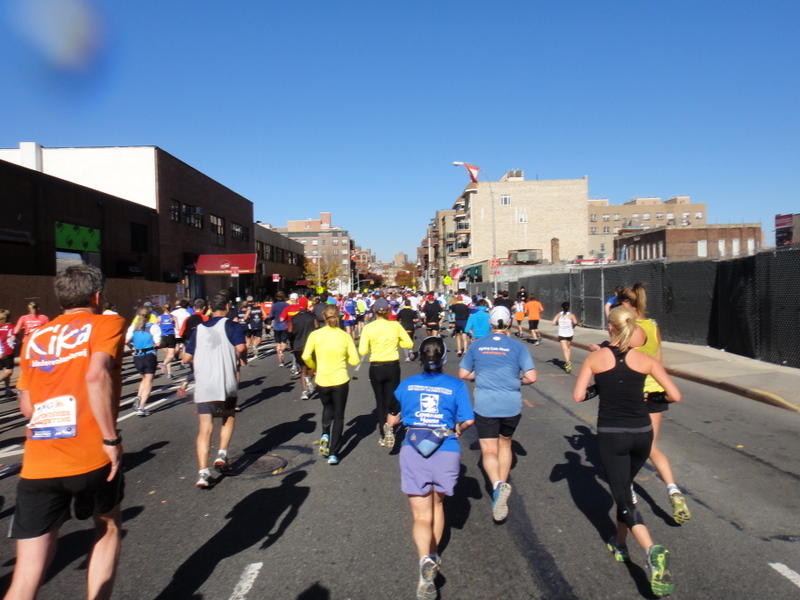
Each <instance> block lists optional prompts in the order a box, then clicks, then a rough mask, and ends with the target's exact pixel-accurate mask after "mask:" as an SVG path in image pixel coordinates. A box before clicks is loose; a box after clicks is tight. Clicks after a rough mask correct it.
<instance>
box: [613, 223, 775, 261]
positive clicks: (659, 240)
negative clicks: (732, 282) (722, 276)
mask: <svg viewBox="0 0 800 600" xmlns="http://www.w3.org/2000/svg"><path fill="white" fill-rule="evenodd" d="M760 250H761V225H760V224H758V223H744V224H741V225H702V226H690V227H655V228H653V229H636V230H633V229H623V230H622V231H620V233H619V235H618V236H617V237H616V238H614V259H615V260H617V261H638V260H656V259H665V260H668V261H673V262H674V261H680V260H698V259H704V258H707V259H711V260H725V259H728V258H738V257H740V256H752V255H753V254H755V253H756V252H759V251H760Z"/></svg>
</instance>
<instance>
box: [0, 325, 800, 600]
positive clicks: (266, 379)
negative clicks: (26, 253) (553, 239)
mask: <svg viewBox="0 0 800 600" xmlns="http://www.w3.org/2000/svg"><path fill="white" fill-rule="evenodd" d="M419 338H420V334H419V333H418V339H419ZM447 343H448V345H449V346H450V347H451V350H454V343H453V341H452V340H451V339H450V338H449V337H448V338H447ZM529 348H530V350H531V352H532V354H533V357H534V360H535V362H536V367H537V371H538V374H539V381H538V382H537V383H536V384H534V385H532V386H526V387H524V388H523V390H524V392H523V393H524V398H525V400H526V406H525V407H524V409H523V420H522V422H521V424H520V427H519V429H518V431H517V435H516V436H515V442H514V449H515V451H516V462H515V465H514V469H513V471H512V475H511V483H512V484H513V486H514V491H513V493H512V496H511V500H510V515H509V518H508V520H507V521H506V522H505V523H503V524H495V523H494V522H493V521H492V519H491V512H490V505H491V495H490V493H489V491H488V487H487V485H488V482H487V481H486V480H485V478H484V477H483V474H482V471H481V470H480V453H479V451H478V443H477V436H476V435H475V432H474V430H470V431H468V432H467V433H466V434H465V435H464V437H463V438H462V442H461V447H462V453H463V454H462V475H461V478H460V482H459V485H458V487H457V488H456V494H455V495H454V497H452V498H450V499H449V500H448V502H447V504H446V518H447V527H446V532H445V540H444V544H443V545H444V550H443V553H442V560H443V562H442V569H441V574H440V576H439V578H438V580H437V585H438V587H439V589H440V598H442V599H463V600H471V599H482V600H484V599H487V600H488V599H501V598H502V599H512V600H515V599H528V598H531V599H572V598H581V599H584V598H586V599H594V598H597V599H611V598H651V597H652V595H651V594H650V591H649V586H648V583H647V578H646V574H645V571H644V568H643V565H644V552H643V551H641V550H640V549H639V548H636V547H634V546H633V545H631V551H632V559H633V560H632V562H631V563H629V564H627V565H625V564H622V563H616V562H614V560H613V559H612V557H611V555H610V554H609V553H608V551H607V550H606V548H605V540H606V539H607V538H608V537H609V535H611V533H612V532H613V531H614V527H615V525H614V520H613V514H614V511H613V508H612V499H611V496H610V494H609V492H608V488H607V486H606V485H605V483H604V482H603V478H602V468H601V466H600V463H599V459H598V456H597V451H596V444H595V425H594V424H595V415H596V410H597V403H596V402H595V401H589V402H586V403H581V404H575V403H574V402H573V401H572V398H571V391H572V386H573V383H574V379H575V374H576V373H577V371H578V369H579V367H580V363H581V361H582V360H583V358H584V357H585V356H586V353H585V352H584V351H582V350H578V349H576V350H574V351H573V363H574V365H575V367H574V370H573V373H572V374H567V373H565V372H564V370H563V369H562V368H561V362H560V358H561V351H560V348H559V346H558V345H557V343H556V342H553V341H549V340H545V341H544V342H543V343H542V345H540V346H532V345H529ZM261 356H262V358H260V359H258V360H253V361H252V362H251V363H250V364H249V365H248V366H247V367H245V368H243V371H242V383H241V392H240V406H242V408H243V411H242V412H241V413H239V414H238V416H237V424H236V432H235V434H234V439H233V443H232V446H231V449H230V453H231V457H232V459H233V461H234V471H233V473H232V474H230V475H226V476H219V477H215V481H214V485H213V487H212V488H211V489H208V490H200V489H197V488H196V487H195V485H194V484H195V481H196V478H197V465H196V459H195V452H194V439H195V435H196V432H197V417H196V416H195V413H194V406H193V404H192V402H191V399H187V400H185V401H184V400H180V399H177V398H176V397H175V394H174V389H175V387H176V383H177V382H178V381H180V379H181V378H182V377H183V374H184V373H186V371H178V374H179V377H178V379H177V380H168V379H167V378H166V377H164V376H163V375H162V376H159V377H158V378H157V380H156V386H155V389H156V393H155V394H154V401H155V402H154V407H155V408H154V409H153V414H152V416H150V417H147V418H138V417H136V416H133V415H132V411H130V408H129V407H130V404H131V402H132V400H133V397H134V396H135V391H136V382H137V377H136V375H135V373H134V372H133V370H132V365H130V364H129V363H130V360H129V359H128V360H126V361H125V381H126V385H125V388H124V400H123V412H122V420H121V422H120V428H121V429H122V432H123V436H124V439H125V442H124V445H125V473H126V498H125V501H124V503H123V515H124V520H125V523H124V528H125V539H124V542H123V550H122V558H121V561H120V570H119V576H118V578H117V583H116V587H115V594H114V597H115V598H119V599H123V598H125V599H137V600H138V599H148V600H151V599H153V600H155V599H157V600H167V599H169V600H180V599H186V600H188V599H204V600H228V599H231V600H241V599H245V598H250V599H276V600H295V599H296V600H316V599H320V600H328V599H331V600H362V599H363V600H367V599H373V598H408V599H412V598H414V597H415V587H416V581H417V557H416V552H415V549H414V545H413V543H412V539H411V513H410V510H409V508H408V502H407V500H406V497H405V496H404V495H403V494H402V492H401V491H400V486H399V479H400V478H399V468H398V460H397V452H398V448H396V449H395V450H393V451H392V452H391V453H390V452H387V451H386V450H385V449H384V448H382V447H380V446H379V445H378V434H377V427H376V421H375V417H374V415H373V413H372V410H373V408H374V401H373V396H372V390H371V388H370V386H369V381H368V376H367V374H368V362H367V361H366V360H365V361H364V362H363V363H362V365H361V366H360V367H359V368H357V369H351V374H352V376H353V380H352V382H351V388H350V397H349V402H348V407H347V414H346V429H345V449H344V451H343V452H342V453H341V455H340V456H341V459H342V460H341V463H340V464H339V465H337V466H331V465H328V464H327V463H326V462H325V460H324V459H322V458H321V457H320V456H319V455H318V454H317V452H316V445H315V441H316V440H317V438H318V437H319V434H320V425H319V417H320V412H321V411H320V404H319V400H318V399H317V398H316V397H313V398H312V399H311V400H308V401H302V400H300V384H299V381H296V380H292V379H291V378H290V373H289V369H286V368H279V367H278V363H277V360H276V358H275V356H274V355H273V354H272V349H271V346H270V345H268V344H267V345H263V346H262V351H261ZM458 361H459V359H458V357H457V356H456V354H455V352H454V351H451V352H450V353H449V362H448V364H447V365H446V366H445V372H447V373H450V374H453V375H455V374H456V372H457V369H458ZM401 364H402V369H403V374H404V376H407V375H411V374H415V373H417V372H418V370H419V366H418V365H417V364H416V363H406V362H403V363H401ZM677 383H678V386H679V387H680V389H681V391H682V393H683V396H684V401H683V402H682V403H681V404H680V405H677V406H673V407H671V408H670V410H669V411H668V412H667V413H665V417H664V424H663V428H662V434H661V437H660V445H661V446H662V448H663V450H664V451H665V452H666V454H667V456H669V457H670V459H671V461H672V466H673V470H674V471H675V474H676V477H677V480H678V484H679V485H681V486H682V487H683V488H684V490H685V494H686V498H687V503H688V505H689V508H690V510H691V511H692V519H691V520H690V521H689V522H688V523H687V524H684V525H677V524H675V523H674V522H673V520H672V518H671V507H670V504H669V501H668V499H667V495H666V488H665V486H664V485H663V483H662V482H661V481H660V480H659V479H658V477H657V476H656V475H655V472H654V471H653V470H652V469H651V468H650V467H649V466H648V467H646V468H645V469H644V470H643V471H642V472H641V473H640V474H639V477H638V478H637V481H636V491H637V493H638V496H639V499H640V500H639V506H640V509H641V510H642V514H643V516H644V519H645V522H646V524H647V525H648V526H649V527H650V530H651V533H652V535H653V538H654V539H655V540H656V542H657V543H660V544H662V545H664V546H666V547H667V548H669V550H670V552H671V556H672V572H673V575H674V577H675V581H676V589H675V593H674V595H673V597H674V598H692V599H696V598H710V597H724V598H728V599H737V598H778V599H783V598H787V599H788V598H800V576H798V575H797V573H800V544H798V541H800V519H798V514H800V456H798V454H800V452H798V443H797V440H798V439H799V436H798V434H800V417H798V415H797V413H790V412H788V411H785V410H781V409H779V408H775V407H772V406H768V405H765V404H761V403H758V402H754V401H752V400H748V399H746V398H743V397H740V396H735V395H732V394H729V393H726V392H724V391H721V390H717V389H713V388H710V387H707V386H703V385H700V384H698V383H693V382H690V381H685V380H678V381H677ZM23 439H24V421H23V419H22V418H21V417H20V416H19V414H18V411H17V406H16V402H11V401H6V402H4V403H2V404H0V463H3V465H4V467H5V469H3V470H0V502H2V506H1V507H0V527H1V528H2V529H3V531H6V530H7V527H8V525H9V523H10V520H11V516H12V514H13V505H14V499H15V491H14V490H15V484H16V476H15V475H14V474H13V470H14V469H13V465H14V464H15V463H18V462H19V460H20V458H21V457H20V446H19V445H20V444H21V442H22V441H23ZM216 440H217V438H216V435H215V438H214V447H216ZM273 456H278V457H281V458H283V459H285V460H286V461H287V465H286V467H285V468H284V469H283V471H282V472H280V473H277V474H274V473H273V472H272V470H271V469H272V468H273V467H272V466H271V463H272V457H273ZM9 466H11V468H8V467H9ZM91 541H92V529H91V526H90V525H89V524H88V523H86V522H77V521H74V520H73V521H70V522H68V523H67V524H66V525H65V526H64V527H63V528H62V532H61V537H60V543H59V549H58V552H57V555H56V557H55V560H54V562H53V565H52V567H51V569H50V572H49V574H48V579H47V581H46V582H45V584H44V586H43V588H42V592H41V594H40V596H39V597H40V598H41V599H42V600H48V599H59V600H62V599H64V598H80V597H84V595H85V592H84V589H85V586H84V578H85V564H86V554H87V551H88V549H89V547H90V545H91ZM631 541H632V540H631ZM13 566H14V545H13V540H10V539H7V538H3V539H2V541H0V591H2V590H5V588H6V587H7V585H8V581H9V577H10V574H11V571H12V569H13ZM793 579H795V581H793Z"/></svg>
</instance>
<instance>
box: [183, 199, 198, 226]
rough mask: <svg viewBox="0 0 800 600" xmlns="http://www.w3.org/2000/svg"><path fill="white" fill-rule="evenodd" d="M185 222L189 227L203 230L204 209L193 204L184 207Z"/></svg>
mask: <svg viewBox="0 0 800 600" xmlns="http://www.w3.org/2000/svg"><path fill="white" fill-rule="evenodd" d="M183 222H184V223H186V224H187V225H188V226H189V227H195V228H197V229H202V228H203V209H202V208H198V207H197V206H192V205H191V204H184V205H183Z"/></svg>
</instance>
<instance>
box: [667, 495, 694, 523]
mask: <svg viewBox="0 0 800 600" xmlns="http://www.w3.org/2000/svg"><path fill="white" fill-rule="evenodd" d="M669 501H670V503H672V518H673V519H675V522H676V523H678V524H681V523H686V521H688V520H689V519H691V518H692V513H690V512H689V509H688V508H686V498H684V497H683V494H681V493H680V492H675V493H674V494H670V496H669Z"/></svg>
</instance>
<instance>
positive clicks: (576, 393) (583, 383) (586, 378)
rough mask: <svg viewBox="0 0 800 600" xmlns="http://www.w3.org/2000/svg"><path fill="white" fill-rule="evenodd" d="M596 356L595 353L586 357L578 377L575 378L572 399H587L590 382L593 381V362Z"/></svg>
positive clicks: (581, 400)
mask: <svg viewBox="0 0 800 600" xmlns="http://www.w3.org/2000/svg"><path fill="white" fill-rule="evenodd" d="M594 356H596V355H595V354H590V355H589V356H588V357H586V360H585V361H583V365H581V370H580V372H579V373H578V377H577V379H576V380H575V388H574V389H573V390H572V399H573V400H575V402H583V401H584V400H586V390H587V389H588V388H589V383H590V382H591V381H592V375H593V373H592V367H591V365H592V363H593V362H594V361H593V360H592V358H593V357H594Z"/></svg>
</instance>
